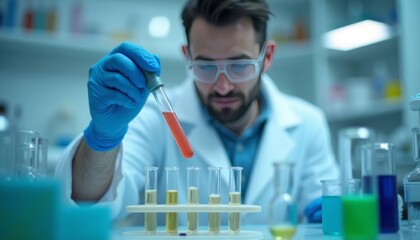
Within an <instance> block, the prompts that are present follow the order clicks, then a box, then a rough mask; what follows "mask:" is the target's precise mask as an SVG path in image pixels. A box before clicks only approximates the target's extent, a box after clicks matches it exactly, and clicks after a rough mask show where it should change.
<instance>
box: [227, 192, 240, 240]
mask: <svg viewBox="0 0 420 240" xmlns="http://www.w3.org/2000/svg"><path fill="white" fill-rule="evenodd" d="M240 204H241V193H240V192H230V193H229V205H240ZM240 225H241V214H240V213H236V212H235V213H229V231H230V232H231V233H238V232H239V229H240Z"/></svg>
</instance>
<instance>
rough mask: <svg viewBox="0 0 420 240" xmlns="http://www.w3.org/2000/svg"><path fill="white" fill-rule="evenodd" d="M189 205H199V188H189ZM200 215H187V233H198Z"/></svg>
mask: <svg viewBox="0 0 420 240" xmlns="http://www.w3.org/2000/svg"><path fill="white" fill-rule="evenodd" d="M187 199H188V204H198V188H196V187H189V188H188V192H187ZM197 228H198V213H196V212H195V213H194V212H193V213H191V212H189V213H187V231H188V232H189V233H195V232H197Z"/></svg>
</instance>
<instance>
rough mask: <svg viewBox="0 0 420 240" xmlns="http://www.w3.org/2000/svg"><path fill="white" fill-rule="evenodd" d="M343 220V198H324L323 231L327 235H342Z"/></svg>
mask: <svg viewBox="0 0 420 240" xmlns="http://www.w3.org/2000/svg"><path fill="white" fill-rule="evenodd" d="M341 219H342V216H341V197H340V196H322V231H323V232H324V233H325V234H334V235H339V234H341V233H342V224H341V222H342V221H341Z"/></svg>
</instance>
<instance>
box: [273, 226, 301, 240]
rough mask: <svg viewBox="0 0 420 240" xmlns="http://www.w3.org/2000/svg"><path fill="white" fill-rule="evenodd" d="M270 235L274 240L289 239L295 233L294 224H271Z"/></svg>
mask: <svg viewBox="0 0 420 240" xmlns="http://www.w3.org/2000/svg"><path fill="white" fill-rule="evenodd" d="M270 232H271V235H273V236H274V239H275V240H289V239H292V237H293V236H294V235H295V233H296V228H295V227H294V226H290V225H285V226H273V227H270Z"/></svg>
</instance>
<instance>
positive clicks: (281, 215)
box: [269, 162, 298, 240]
mask: <svg viewBox="0 0 420 240" xmlns="http://www.w3.org/2000/svg"><path fill="white" fill-rule="evenodd" d="M273 167H274V179H273V181H274V196H273V198H272V199H271V202H270V210H269V214H270V216H269V225H270V232H271V235H273V236H274V238H275V239H282V240H283V239H284V240H289V239H292V237H293V236H294V235H295V233H296V226H297V224H298V216H297V205H296V202H295V200H294V199H293V197H292V193H291V191H292V189H293V165H292V164H291V163H288V162H276V163H274V164H273Z"/></svg>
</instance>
